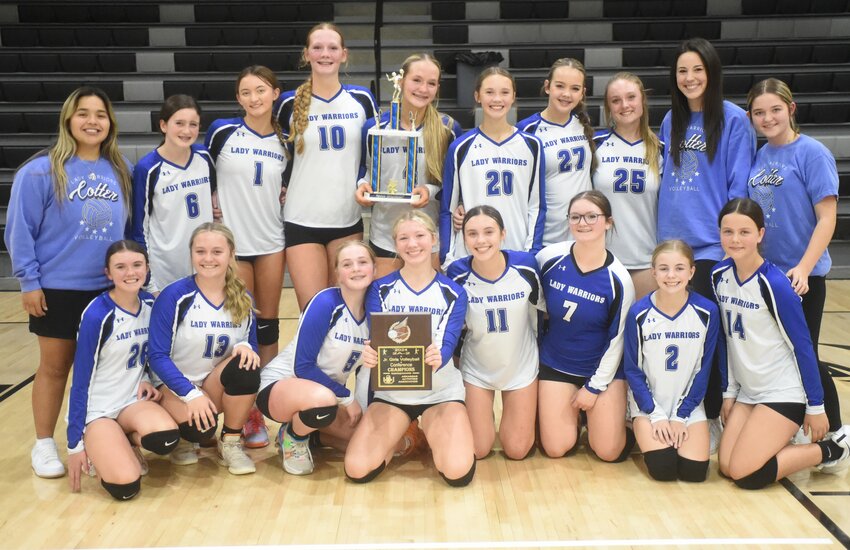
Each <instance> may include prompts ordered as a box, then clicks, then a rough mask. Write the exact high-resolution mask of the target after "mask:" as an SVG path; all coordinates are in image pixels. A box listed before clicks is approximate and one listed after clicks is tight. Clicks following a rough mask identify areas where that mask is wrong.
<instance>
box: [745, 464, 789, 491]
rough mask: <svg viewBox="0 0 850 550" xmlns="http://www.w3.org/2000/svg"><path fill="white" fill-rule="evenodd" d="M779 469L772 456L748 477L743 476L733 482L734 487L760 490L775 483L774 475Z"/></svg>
mask: <svg viewBox="0 0 850 550" xmlns="http://www.w3.org/2000/svg"><path fill="white" fill-rule="evenodd" d="M778 469H779V464H777V462H776V457H775V456H773V457H771V458H770V460H768V461H767V462H765V463H764V465H763V466H762V467H761V468H759V469H758V470H756V471H755V472H753V473H751V474H750V475H748V476H744V477H742V478H741V479H736V480H735V485H737V486H738V487H740V488H741V489H748V490H751V491H752V490H755V489H761V488H762V487H767V486H768V485H770V484H771V483H773V482H774V481H776V473H777V471H778Z"/></svg>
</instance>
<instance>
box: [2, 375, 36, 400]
mask: <svg viewBox="0 0 850 550" xmlns="http://www.w3.org/2000/svg"><path fill="white" fill-rule="evenodd" d="M33 380H35V374H31V375H30V377H29V378H27V379H26V380H24V381H23V382H21V383H20V384H18V385H17V386H15V387H13V388H12V389H10V390H8V391H6V392H5V393H0V402H2V401H5V400H6V399H7V398H8V397H10V396H12V395H14V394H16V393H17V392H18V390H20V389H21V388H25V387H27V384H29V383H30V382H32V381H33Z"/></svg>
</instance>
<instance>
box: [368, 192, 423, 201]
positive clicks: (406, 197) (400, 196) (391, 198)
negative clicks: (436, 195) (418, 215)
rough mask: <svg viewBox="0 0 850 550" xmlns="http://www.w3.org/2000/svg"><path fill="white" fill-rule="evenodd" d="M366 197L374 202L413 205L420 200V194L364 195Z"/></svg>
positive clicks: (373, 193)
mask: <svg viewBox="0 0 850 550" xmlns="http://www.w3.org/2000/svg"><path fill="white" fill-rule="evenodd" d="M364 195H365V197H366V198H367V199H369V200H370V201H372V202H397V203H404V204H411V203H414V202H416V201H418V200H419V193H413V194H410V195H408V194H407V193H376V192H374V191H373V192H371V193H364Z"/></svg>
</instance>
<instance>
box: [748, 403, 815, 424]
mask: <svg viewBox="0 0 850 550" xmlns="http://www.w3.org/2000/svg"><path fill="white" fill-rule="evenodd" d="M759 405H764V406H765V407H767V408H769V409H772V410H774V411H776V412H778V413H779V414H781V415H782V416H784V417H785V418H787V419H788V420H790V421H791V422H794V423H795V424H797V425H798V426H802V425H803V421H804V420H805V419H806V404H805V403H785V402H781V403H759Z"/></svg>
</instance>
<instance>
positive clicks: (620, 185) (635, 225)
mask: <svg viewBox="0 0 850 550" xmlns="http://www.w3.org/2000/svg"><path fill="white" fill-rule="evenodd" d="M593 140H594V142H595V143H596V153H595V157H596V160H597V164H596V171H595V172H594V173H593V188H594V189H596V190H598V191H601V192H602V193H603V194H604V195H605V196H606V197H607V198H608V202H610V203H611V211H612V212H613V213H614V220H615V222H616V225H615V226H614V230H613V231H612V232H611V239H610V241H609V242H608V248H609V249H610V250H611V252H612V253H613V254H614V256H616V257H617V259H618V260H620V261H621V262H622V263H623V265H624V266H626V269H646V268H648V267H650V264H651V263H652V261H651V260H652V251H653V250H655V245H656V244H657V241H658V239H657V238H656V225H657V223H658V186H659V184H660V176H659V174H657V173H654V172H652V171H651V170H650V169H649V163H648V162H647V161H646V144H645V143H644V142H643V140H638V141H636V142H634V143H631V142H629V141H626V140H625V139H623V137H622V136H620V135H619V134H617V132H615V131H613V130H604V131H602V132H597V133H596V136H595V137H594V138H593ZM661 147H662V149H661V155H660V156H659V159H658V167H659V169H660V168H661V167H662V164H663V152H664V144H663V143H662V144H661Z"/></svg>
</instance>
